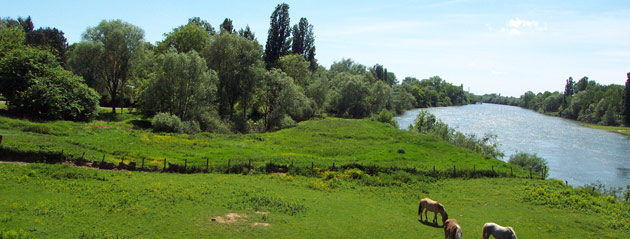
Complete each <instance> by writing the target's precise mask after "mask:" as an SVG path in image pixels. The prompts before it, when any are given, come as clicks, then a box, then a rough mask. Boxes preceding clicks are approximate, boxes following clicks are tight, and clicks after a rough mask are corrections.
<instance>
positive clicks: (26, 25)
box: [18, 16, 35, 34]
mask: <svg viewBox="0 0 630 239" xmlns="http://www.w3.org/2000/svg"><path fill="white" fill-rule="evenodd" d="M18 23H19V24H20V26H21V27H22V30H24V32H25V33H27V34H28V33H29V32H32V31H33V30H34V29H35V27H34V26H33V20H31V16H28V17H26V18H22V17H18Z"/></svg>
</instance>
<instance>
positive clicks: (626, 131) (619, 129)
mask: <svg viewBox="0 0 630 239" xmlns="http://www.w3.org/2000/svg"><path fill="white" fill-rule="evenodd" d="M580 124H581V125H582V126H584V127H589V128H592V129H600V130H606V131H610V132H614V133H619V134H623V135H627V136H630V127H626V126H604V125H597V124H588V123H583V122H580Z"/></svg>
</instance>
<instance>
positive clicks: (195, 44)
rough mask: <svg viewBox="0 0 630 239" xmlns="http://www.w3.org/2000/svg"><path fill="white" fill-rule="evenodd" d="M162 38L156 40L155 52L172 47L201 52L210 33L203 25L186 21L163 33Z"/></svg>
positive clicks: (182, 51) (179, 49) (165, 50)
mask: <svg viewBox="0 0 630 239" xmlns="http://www.w3.org/2000/svg"><path fill="white" fill-rule="evenodd" d="M164 37H165V38H164V40H163V41H161V42H158V44H157V49H156V51H157V53H165V52H167V51H168V50H169V48H171V47H174V48H175V49H176V50H177V51H178V52H181V53H186V52H189V51H192V50H195V51H197V52H201V51H202V50H203V49H204V48H205V47H206V45H207V44H208V42H209V40H210V34H208V32H206V30H204V29H203V27H201V26H198V25H196V24H192V23H188V24H186V25H183V26H179V27H177V28H175V29H173V31H172V32H169V33H165V34H164Z"/></svg>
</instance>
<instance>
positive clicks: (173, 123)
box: [152, 113, 184, 133]
mask: <svg viewBox="0 0 630 239" xmlns="http://www.w3.org/2000/svg"><path fill="white" fill-rule="evenodd" d="M152 124H153V130H154V131H156V132H168V133H181V132H182V131H183V129H184V126H183V124H182V121H181V120H180V119H179V117H177V116H176V115H171V114H169V113H158V114H156V115H155V117H153V122H152Z"/></svg>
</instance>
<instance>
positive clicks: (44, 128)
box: [22, 125, 52, 134]
mask: <svg viewBox="0 0 630 239" xmlns="http://www.w3.org/2000/svg"><path fill="white" fill-rule="evenodd" d="M22 131H24V132H33V133H38V134H50V133H51V132H52V128H50V126H48V125H28V126H26V127H24V128H22Z"/></svg>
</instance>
